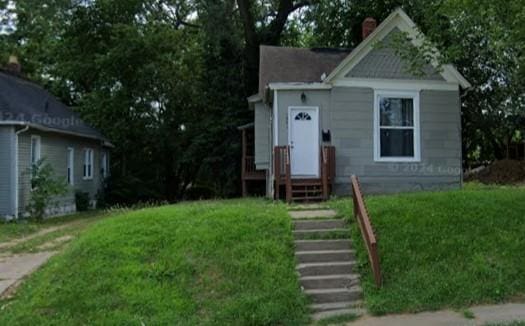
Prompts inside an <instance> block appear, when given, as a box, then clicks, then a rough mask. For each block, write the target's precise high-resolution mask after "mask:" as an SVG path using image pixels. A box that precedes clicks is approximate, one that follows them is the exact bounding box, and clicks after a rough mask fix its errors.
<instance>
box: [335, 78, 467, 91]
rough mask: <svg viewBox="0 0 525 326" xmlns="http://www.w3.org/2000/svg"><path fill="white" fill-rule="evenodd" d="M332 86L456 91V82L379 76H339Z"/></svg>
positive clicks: (457, 86) (457, 87)
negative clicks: (382, 77) (383, 77)
mask: <svg viewBox="0 0 525 326" xmlns="http://www.w3.org/2000/svg"><path fill="white" fill-rule="evenodd" d="M333 86H334V87H367V88H374V89H385V90H386V89H389V90H400V91H402V90H409V91H414V90H424V89H426V90H442V91H457V90H458V89H459V85H458V84H457V83H449V82H445V81H437V80H411V79H380V78H341V79H337V80H335V81H334V82H333Z"/></svg>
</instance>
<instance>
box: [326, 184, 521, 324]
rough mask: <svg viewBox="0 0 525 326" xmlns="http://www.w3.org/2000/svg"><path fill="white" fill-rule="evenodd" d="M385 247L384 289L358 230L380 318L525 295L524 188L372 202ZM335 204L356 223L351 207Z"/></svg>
mask: <svg viewBox="0 0 525 326" xmlns="http://www.w3.org/2000/svg"><path fill="white" fill-rule="evenodd" d="M366 202H367V205H368V208H369V212H370V215H371V219H372V224H373V225H374V228H375V232H376V234H377V237H378V241H379V254H380V260H381V268H382V272H383V277H384V284H383V287H382V288H381V289H377V288H375V286H374V284H373V279H372V275H371V272H370V269H369V267H368V260H367V259H368V258H367V256H366V252H365V250H364V248H363V245H362V240H361V235H360V233H358V228H357V226H356V224H355V223H353V225H352V234H353V238H354V242H355V243H356V246H357V249H358V259H359V263H360V270H361V271H362V273H363V274H364V277H363V288H364V294H365V302H366V305H367V308H368V309H369V311H370V312H372V313H375V314H384V313H397V312H417V311H424V310H435V309H441V308H461V307H468V306H471V305H474V304H480V303H493V302H501V301H506V300H519V299H520V298H521V299H522V298H523V297H524V294H525V188H523V187H521V188H518V187H482V186H475V185H468V186H467V187H466V188H465V189H463V190H458V191H449V192H426V193H412V194H399V195H391V196H370V197H368V198H366ZM331 205H332V206H333V207H334V208H336V209H338V210H339V212H340V213H343V214H345V215H346V216H349V217H350V218H351V220H353V217H352V202H351V200H349V199H339V200H334V201H332V202H331Z"/></svg>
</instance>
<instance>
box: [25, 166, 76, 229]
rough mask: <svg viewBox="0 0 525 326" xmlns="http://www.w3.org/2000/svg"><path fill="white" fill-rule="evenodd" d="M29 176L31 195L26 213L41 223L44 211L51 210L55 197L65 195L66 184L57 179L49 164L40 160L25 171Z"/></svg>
mask: <svg viewBox="0 0 525 326" xmlns="http://www.w3.org/2000/svg"><path fill="white" fill-rule="evenodd" d="M27 173H29V174H30V175H31V194H30V197H29V204H28V207H27V209H28V211H29V213H30V215H31V217H32V218H35V219H36V220H38V221H41V220H42V219H43V218H44V216H45V214H46V209H49V208H52V207H51V206H53V205H54V204H55V202H57V196H61V195H64V194H66V193H67V190H68V188H67V184H66V181H65V180H64V179H63V178H57V177H56V176H55V171H54V170H53V167H52V166H51V164H49V163H47V162H46V160H45V159H40V160H39V161H38V162H37V163H35V164H33V166H32V167H31V169H30V170H29V171H27Z"/></svg>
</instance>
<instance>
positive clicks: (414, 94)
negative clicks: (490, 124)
mask: <svg viewBox="0 0 525 326" xmlns="http://www.w3.org/2000/svg"><path fill="white" fill-rule="evenodd" d="M381 96H388V97H397V98H411V99H413V102H414V156H413V157H395V156H389V157H381V144H380V142H381V137H380V126H379V123H380V117H379V116H380V115H379V98H380V97H381ZM389 128H391V129H396V127H389ZM397 129H407V128H403V127H398V128H397ZM420 135H421V130H420V121H419V92H418V91H392V90H379V89H376V90H374V161H375V162H420V161H421V141H420V138H421V136H420Z"/></svg>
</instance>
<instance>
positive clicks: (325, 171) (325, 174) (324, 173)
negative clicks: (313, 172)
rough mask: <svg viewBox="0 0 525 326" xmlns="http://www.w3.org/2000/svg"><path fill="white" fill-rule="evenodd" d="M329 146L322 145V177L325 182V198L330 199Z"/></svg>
mask: <svg viewBox="0 0 525 326" xmlns="http://www.w3.org/2000/svg"><path fill="white" fill-rule="evenodd" d="M327 155H328V153H327V148H326V147H324V146H322V147H321V164H322V165H321V177H322V183H323V199H324V200H327V199H328V157H327Z"/></svg>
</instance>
